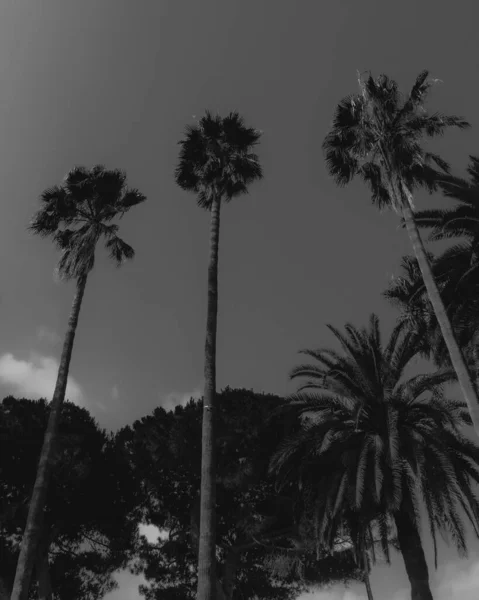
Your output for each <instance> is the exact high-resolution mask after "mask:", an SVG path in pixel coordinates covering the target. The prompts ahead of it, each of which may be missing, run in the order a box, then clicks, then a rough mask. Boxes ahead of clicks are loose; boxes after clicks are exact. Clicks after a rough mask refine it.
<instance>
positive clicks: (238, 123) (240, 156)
mask: <svg viewBox="0 0 479 600" xmlns="http://www.w3.org/2000/svg"><path fill="white" fill-rule="evenodd" d="M260 135H261V134H260V132H259V131H258V130H256V129H253V128H251V127H246V126H245V124H244V122H243V119H242V118H241V117H240V116H239V114H238V113H236V112H233V113H230V114H229V115H228V116H227V117H225V118H221V117H219V116H213V115H211V114H210V113H209V112H207V113H206V115H205V116H204V117H202V118H201V119H200V121H199V122H198V124H197V125H195V126H190V127H188V128H187V131H186V137H185V139H184V140H182V141H181V142H180V145H181V151H180V159H179V165H178V167H177V169H176V174H175V176H176V182H177V183H178V185H179V186H180V187H181V188H182V189H184V190H187V191H190V192H194V193H195V194H196V195H197V200H198V205H199V206H200V207H201V208H205V209H206V210H209V211H210V213H211V228H210V257H209V264H208V306H207V318H206V343H205V390H204V398H205V402H204V407H203V436H202V451H201V455H202V461H203V462H202V486H201V516H200V539H199V551H198V564H199V567H198V568H199V575H198V600H214V598H215V574H214V571H215V561H216V558H215V526H216V523H215V505H216V499H215V459H214V446H215V439H214V418H215V413H214V409H215V395H216V326H217V314H218V247H219V233H220V209H221V203H222V202H229V201H230V200H232V199H233V198H235V197H237V196H240V195H241V194H245V193H246V192H247V191H248V186H249V185H250V184H251V183H253V182H254V181H256V180H257V179H260V178H261V177H262V170H261V166H260V164H259V159H258V156H257V155H256V154H254V153H253V150H254V148H255V146H256V145H257V143H258V141H259V138H260Z"/></svg>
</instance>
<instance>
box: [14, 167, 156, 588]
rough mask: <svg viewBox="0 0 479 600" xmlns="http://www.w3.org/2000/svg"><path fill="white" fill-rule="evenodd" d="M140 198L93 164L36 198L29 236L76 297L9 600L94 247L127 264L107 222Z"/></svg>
mask: <svg viewBox="0 0 479 600" xmlns="http://www.w3.org/2000/svg"><path fill="white" fill-rule="evenodd" d="M144 200H146V198H145V196H143V194H141V193H140V192H139V191H138V190H136V189H130V188H127V187H126V174H125V173H124V172H122V171H120V170H107V169H105V167H103V166H102V165H96V166H95V167H93V168H92V169H86V168H84V167H75V168H74V169H72V170H71V171H70V172H69V173H68V174H67V175H66V177H65V179H64V181H63V182H62V184H61V185H59V186H54V187H52V188H49V189H47V190H45V191H44V192H43V194H42V195H41V197H40V202H41V208H40V210H39V211H38V212H37V213H36V214H35V216H34V217H33V220H32V222H31V225H30V229H31V231H32V232H33V233H35V234H38V235H40V236H43V237H50V238H52V240H53V242H54V243H55V244H56V246H57V247H58V248H59V249H60V250H61V252H62V255H61V258H60V261H59V264H58V273H59V275H60V276H61V277H62V278H64V279H67V280H68V279H74V280H75V283H76V293H75V297H74V300H73V305H72V309H71V313H70V318H69V320H68V327H67V331H66V334H65V341H64V344H63V350H62V355H61V359H60V366H59V368H58V375H57V381H56V385H55V391H54V393H53V398H52V401H51V403H50V415H49V419H48V425H47V429H46V431H45V438H44V441H43V447H42V451H41V454H40V460H39V463H38V469H37V475H36V479H35V485H34V488H33V492H32V497H31V500H30V506H29V510H28V517H27V523H26V526H25V531H24V534H23V539H22V545H21V550H20V556H19V558H18V563H17V570H16V574H15V581H14V584H13V592H12V598H11V600H26V599H27V598H28V592H29V587H30V580H31V575H32V570H33V567H34V562H35V552H36V549H37V546H38V543H39V536H40V534H41V521H42V516H43V510H44V506H45V499H46V495H47V491H48V485H49V481H50V476H51V473H52V467H53V461H54V456H55V442H56V438H57V435H58V423H59V418H60V413H61V409H62V404H63V401H64V399H65V391H66V387H67V380H68V371H69V368H70V361H71V357H72V351H73V342H74V339H75V333H76V328H77V324H78V316H79V313H80V308H81V304H82V300H83V295H84V293H85V286H86V282H87V277H88V274H89V273H90V271H91V270H92V269H93V266H94V262H95V250H96V245H97V242H98V241H99V240H100V239H102V238H103V239H104V240H105V248H106V249H107V251H108V252H109V254H110V257H111V258H112V259H113V261H114V262H115V263H116V264H117V265H118V266H119V265H121V264H122V263H123V262H124V261H125V260H127V259H132V258H133V256H134V250H133V248H132V247H131V246H129V245H128V244H127V243H126V242H124V241H123V240H122V239H121V238H120V237H118V225H115V224H112V223H111V221H112V220H113V219H114V218H115V217H119V218H121V217H123V215H124V214H125V213H126V212H128V211H129V210H130V208H132V207H133V206H136V205H137V204H139V203H141V202H143V201H144Z"/></svg>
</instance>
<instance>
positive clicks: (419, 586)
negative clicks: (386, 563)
mask: <svg viewBox="0 0 479 600" xmlns="http://www.w3.org/2000/svg"><path fill="white" fill-rule="evenodd" d="M394 520H395V522H396V528H397V533H398V541H399V547H400V549H401V554H402V557H403V559H404V565H405V567H406V573H407V576H408V578H409V582H410V584H411V600H433V597H432V592H431V588H430V587H429V570H428V568H427V562H426V557H425V556H424V550H423V547H422V543H421V537H420V535H419V532H418V530H417V528H416V526H415V524H414V523H413V522H412V520H411V518H410V517H409V515H408V513H407V512H401V513H398V514H397V515H396V516H395V518H394Z"/></svg>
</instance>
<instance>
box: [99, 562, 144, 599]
mask: <svg viewBox="0 0 479 600" xmlns="http://www.w3.org/2000/svg"><path fill="white" fill-rule="evenodd" d="M115 579H116V581H117V583H118V589H117V590H114V591H113V592H110V593H109V594H107V595H106V596H105V597H104V600H144V596H140V593H139V591H138V586H140V585H145V584H146V580H145V578H144V577H141V576H140V577H135V576H134V575H131V573H130V572H129V571H128V570H126V569H125V570H124V571H118V572H117V573H115Z"/></svg>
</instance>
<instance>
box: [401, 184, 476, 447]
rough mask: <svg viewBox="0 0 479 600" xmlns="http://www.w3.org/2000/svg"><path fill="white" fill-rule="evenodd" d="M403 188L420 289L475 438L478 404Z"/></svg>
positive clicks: (406, 192)
mask: <svg viewBox="0 0 479 600" xmlns="http://www.w3.org/2000/svg"><path fill="white" fill-rule="evenodd" d="M404 188H405V194H406V196H407V199H408V204H404V205H403V215H404V220H405V222H406V229H407V232H408V234H409V238H410V240H411V244H412V247H413V250H414V254H415V256H416V259H417V261H418V264H419V268H420V270H421V274H422V278H423V280H424V285H425V287H426V290H427V294H428V296H429V300H430V301H431V304H432V307H433V309H434V314H435V315H436V318H437V322H438V323H439V327H440V328H441V333H442V336H443V338H444V342H445V344H446V346H447V349H448V351H449V356H450V358H451V363H452V366H453V368H454V371H455V372H456V375H457V379H458V382H459V385H460V386H461V390H462V393H463V395H464V399H465V401H466V403H467V407H468V409H469V414H470V415H471V419H472V422H473V425H474V429H475V431H476V434H477V436H478V437H479V402H478V398H477V392H476V389H475V387H474V383H473V381H472V378H471V374H470V372H469V369H468V367H467V364H466V361H465V360H464V356H463V354H462V351H461V349H460V348H459V345H458V343H457V340H456V337H455V335H454V331H453V329H452V326H451V322H450V321H449V317H448V315H447V312H446V308H445V306H444V303H443V301H442V298H441V295H440V293H439V290H438V287H437V285H436V281H435V279H434V275H433V273H432V269H431V265H430V264H429V260H428V258H427V255H426V250H425V248H424V244H423V241H422V239H421V236H420V233H419V230H418V228H417V225H416V221H415V219H414V213H413V211H412V209H411V206H410V203H411V202H412V197H411V194H410V192H409V190H407V188H406V186H404Z"/></svg>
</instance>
